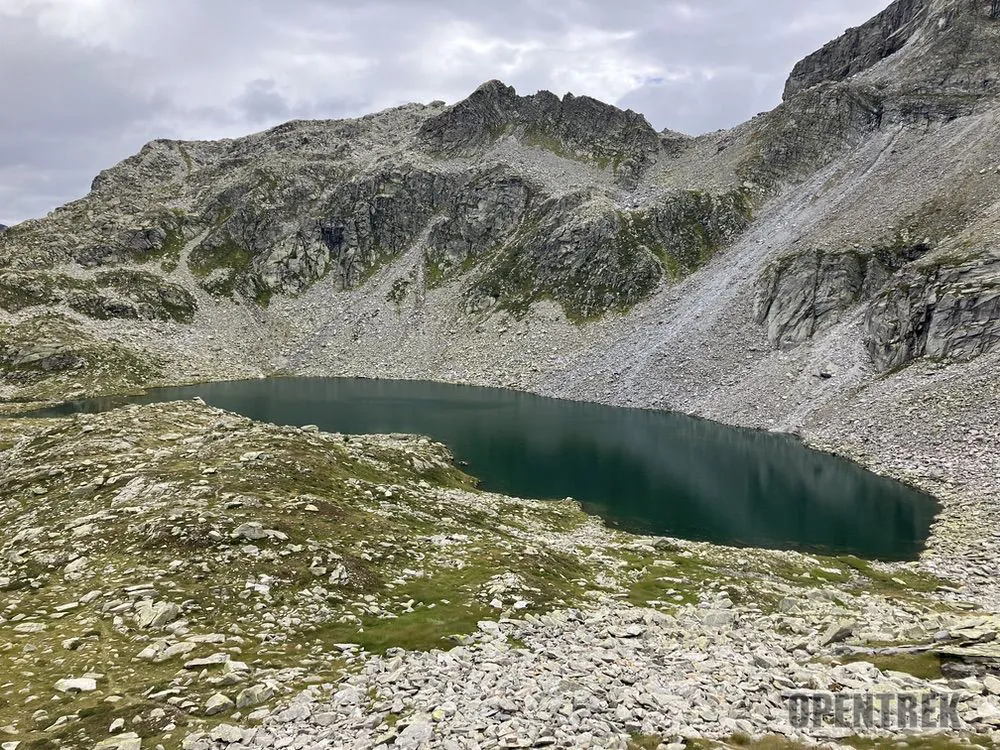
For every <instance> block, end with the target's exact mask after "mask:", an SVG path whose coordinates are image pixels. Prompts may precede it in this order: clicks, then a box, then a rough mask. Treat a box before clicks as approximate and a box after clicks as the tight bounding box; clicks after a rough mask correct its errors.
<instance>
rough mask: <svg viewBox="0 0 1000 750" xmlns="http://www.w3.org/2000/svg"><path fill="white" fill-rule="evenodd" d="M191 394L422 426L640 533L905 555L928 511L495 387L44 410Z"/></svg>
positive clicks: (894, 497) (325, 383) (918, 501)
mask: <svg viewBox="0 0 1000 750" xmlns="http://www.w3.org/2000/svg"><path fill="white" fill-rule="evenodd" d="M195 396H201V397H202V398H203V399H204V400H205V401H206V402H208V403H209V404H212V405H213V406H218V407H221V408H223V409H228V410H231V411H234V412H238V413H240V414H244V415H246V416H248V417H252V418H253V419H257V420H263V421H267V422H275V423H278V424H289V425H306V424H315V425H319V426H320V427H321V428H322V429H324V430H327V431H331V432H344V433H389V432H407V433H417V434H421V435H428V436H430V437H432V438H434V439H435V440H439V441H441V442H443V443H445V444H446V445H448V446H449V447H450V448H451V450H452V451H453V452H454V454H455V456H456V458H457V459H458V460H459V461H461V462H463V464H464V466H463V468H464V469H465V470H466V471H467V472H468V473H470V474H473V475H474V476H476V477H478V478H479V479H480V482H481V486H482V487H483V488H484V489H488V490H492V491H496V492H502V493H505V494H510V495H515V496H519V497H529V498H541V499H551V498H563V497H567V496H568V497H573V498H575V499H576V500H579V501H580V502H581V503H583V505H584V507H585V508H586V509H587V511H588V512H590V513H594V514H597V515H600V516H601V517H603V518H604V519H606V520H607V521H608V522H609V523H610V524H612V525H615V526H618V527H622V528H625V529H628V530H630V531H635V532H640V533H650V534H663V535H669V536H676V537H681V538H686V539H697V540H707V541H712V542H716V543H720V544H734V545H751V546H755V547H769V548H779V549H800V550H809V551H817V552H827V553H836V554H846V553H850V554H855V555H858V556H860V557H866V558H878V559H883V560H903V559H912V558H914V557H916V556H917V555H918V554H919V552H920V550H921V549H922V548H923V543H924V540H925V539H926V538H927V534H928V531H929V527H930V524H931V521H932V520H933V518H934V515H935V513H936V512H937V503H936V502H935V501H934V500H933V499H932V498H930V497H929V496H927V495H925V494H923V493H920V492H916V491H914V490H912V489H910V488H908V487H906V486H904V485H902V484H900V483H898V482H895V481H892V480H889V479H885V478H883V477H879V476H876V475H874V474H871V473H870V472H867V471H865V470H863V469H862V468H860V467H859V466H857V465H855V464H853V463H850V462H849V461H845V460H842V459H839V458H836V457H834V456H829V455H826V454H822V453H818V452H815V451H812V450H809V449H807V448H805V447H804V446H803V445H802V444H801V443H800V442H799V441H797V440H796V439H795V438H793V437H790V436H787V435H777V434H772V433H766V432H758V431H752V430H743V429H736V428H732V427H726V426H723V425H719V424H716V423H713V422H706V421H702V420H697V419H692V418H690V417H686V416H683V415H680V414H673V413H669V412H660V411H645V410H640V409H621V408H615V407H610V406H601V405H597V404H587V403H578V402H573V401H562V400H557V399H548V398H542V397H539V396H533V395H529V394H524V393H517V392H514V391H507V390H500V389H493V388H474V387H470V386H456V385H445V384H441V383H427V382H413V381H385V380H355V379H340V378H279V379H272V380H252V381H239V382H231V383H212V384H206V385H197V386H188V387H178V388H162V389H157V390H153V391H150V392H149V393H148V394H145V395H142V396H136V397H129V398H112V399H95V400H90V401H80V402H74V403H68V404H64V405H62V406H59V407H56V408H55V409H50V410H47V411H46V412H44V413H45V414H51V415H57V414H58V415H64V414H70V413H74V412H78V411H87V412H92V411H102V410H106V409H109V408H113V407H115V406H119V405H121V404H123V403H151V402H160V401H172V400H177V399H190V398H193V397H195Z"/></svg>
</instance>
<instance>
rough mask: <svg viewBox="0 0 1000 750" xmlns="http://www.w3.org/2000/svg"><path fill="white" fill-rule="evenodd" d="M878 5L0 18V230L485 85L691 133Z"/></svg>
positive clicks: (652, 1)
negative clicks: (142, 179) (269, 133)
mask: <svg viewBox="0 0 1000 750" xmlns="http://www.w3.org/2000/svg"><path fill="white" fill-rule="evenodd" d="M886 4H888V0H838V1H837V2H829V0H701V1H700V2H695V1H694V0H688V1H687V2H683V1H680V0H496V1H491V2H482V1H477V0H281V1H280V2H278V1H277V0H274V1H273V2H270V1H268V0H141V1H140V0H0V223H5V224H11V223H14V222H17V221H20V220H23V219H25V218H29V217H34V216H42V215H44V214H45V213H47V212H48V211H49V210H51V209H52V208H54V207H55V206H57V205H60V204H62V203H65V202H66V201H68V200H72V199H74V198H78V197H80V196H82V195H84V194H85V193H86V191H87V190H88V189H89V186H90V181H91V179H92V178H93V177H94V175H96V174H97V172H98V171H100V170H101V169H103V168H105V167H108V166H111V165H112V164H114V163H116V162H117V161H119V160H121V159H123V158H125V157H126V156H128V155H129V154H132V153H134V152H135V151H137V150H138V149H139V148H140V147H141V146H142V144H143V143H145V142H146V141H148V140H151V139H153V138H220V137H234V136H239V135H244V134H246V133H249V132H253V131H257V130H262V129H264V128H267V127H270V126H272V125H275V124H277V123H280V122H283V121H285V120H288V119H291V118H302V117H306V118H310V117H320V118H327V117H331V118H333V117H350V116H354V115H358V114H363V113H365V112H370V111H374V110H378V109H383V108H385V107H389V106H393V105H396V104H400V103H403V102H407V101H423V102H428V101H431V100H434V99H444V100H446V101H448V102H454V101H457V100H459V99H461V98H462V97H464V96H466V95H467V94H468V93H470V92H471V91H472V90H473V89H475V87H476V86H478V85H479V84H480V83H482V82H483V81H486V80H489V79H491V78H499V79H501V80H503V81H505V82H506V83H509V84H511V85H513V86H515V87H516V88H517V90H518V91H519V92H521V93H533V92H535V91H537V90H538V89H543V88H544V89H549V90H551V91H554V92H556V93H558V94H560V95H561V94H563V93H565V92H567V91H571V92H573V93H574V94H578V95H579V94H587V95H590V96H594V97H596V98H598V99H602V100H604V101H608V102H612V103H614V104H617V105H619V106H621V107H628V108H631V109H634V110H636V111H639V112H642V113H643V114H645V115H646V116H647V118H648V119H649V121H650V122H651V123H652V124H653V125H654V126H655V127H656V128H657V129H660V128H665V127H669V128H672V129H674V130H681V131H684V132H687V133H692V134H697V133H701V132H706V131H710V130H715V129H718V128H722V127H728V126H731V125H734V124H736V123H738V122H741V121H743V120H745V119H747V118H749V117H750V116H752V115H754V114H756V113H757V112H759V111H763V110H766V109H770V108H771V107H773V106H774V105H775V104H777V102H778V101H779V100H780V96H781V88H782V85H783V82H784V78H785V77H786V75H787V73H788V71H789V70H790V69H791V66H792V64H794V62H795V61H796V60H798V59H799V58H801V57H802V56H803V55H805V54H807V53H808V52H811V51H812V50H813V49H816V48H818V47H819V46H820V45H822V44H823V43H824V42H826V41H828V40H829V39H832V38H833V37H835V36H837V35H838V34H840V33H841V32H842V31H843V30H844V29H845V28H847V27H848V26H855V25H858V24H859V23H862V22H863V21H865V20H866V19H868V18H869V17H871V16H872V15H874V14H875V13H877V12H878V11H879V10H881V8H882V7H884V6H885V5H886Z"/></svg>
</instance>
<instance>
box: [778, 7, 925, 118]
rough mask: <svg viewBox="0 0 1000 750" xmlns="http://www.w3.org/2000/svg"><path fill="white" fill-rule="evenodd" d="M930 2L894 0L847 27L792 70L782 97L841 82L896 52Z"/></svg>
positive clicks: (912, 31) (785, 97) (909, 35)
mask: <svg viewBox="0 0 1000 750" xmlns="http://www.w3.org/2000/svg"><path fill="white" fill-rule="evenodd" d="M930 4H931V3H930V1H929V0H896V2H894V3H893V4H892V5H890V6H889V7H888V8H886V9H885V10H884V11H882V12H881V13H879V14H878V15H877V16H875V17H874V18H872V19H871V20H870V21H868V22H867V23H865V24H863V25H861V26H858V27H857V28H853V29H848V30H847V31H846V32H845V33H844V35H843V36H841V37H840V38H838V39H835V40H834V41H832V42H830V43H829V44H827V45H826V46H824V47H823V48H822V49H820V50H818V51H816V52H814V53H813V54H811V55H809V56H808V57H806V58H805V59H803V60H801V61H800V62H799V63H798V64H797V65H796V66H795V67H794V68H793V69H792V74H791V75H790V76H789V78H788V81H787V82H786V83H785V93H784V97H783V98H784V100H785V101H787V100H789V99H791V98H792V97H793V96H795V95H796V94H798V93H799V92H801V91H803V90H804V89H807V88H810V87H811V86H815V85H816V84H819V83H824V82H827V81H843V80H845V79H847V78H850V77H851V76H853V75H855V74H856V73H860V72H862V71H865V70H868V69H869V68H871V67H872V66H873V65H875V64H876V63H878V62H880V61H882V60H884V59H885V58H886V57H888V56H889V55H892V54H894V53H896V52H898V51H899V50H901V49H902V48H903V46H904V45H905V44H906V43H907V42H908V41H909V40H910V37H911V36H912V35H913V34H914V33H915V32H916V31H917V29H918V28H919V22H920V20H922V18H923V17H924V16H925V15H926V13H927V10H928V7H929V6H930Z"/></svg>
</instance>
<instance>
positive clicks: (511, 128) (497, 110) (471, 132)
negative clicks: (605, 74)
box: [419, 81, 660, 184]
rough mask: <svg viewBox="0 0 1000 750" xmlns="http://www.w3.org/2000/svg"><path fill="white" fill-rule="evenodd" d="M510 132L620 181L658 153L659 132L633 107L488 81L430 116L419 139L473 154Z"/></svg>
mask: <svg viewBox="0 0 1000 750" xmlns="http://www.w3.org/2000/svg"><path fill="white" fill-rule="evenodd" d="M508 135H514V136H516V137H519V138H521V139H523V140H525V141H526V142H528V143H530V144H532V145H536V146H539V147H542V148H546V149H549V150H551V151H553V152H555V153H557V154H559V155H561V156H566V157H568V158H571V159H583V160H587V161H590V162H592V163H594V164H596V165H598V166H600V167H601V168H610V169H612V170H613V171H614V173H615V175H616V177H617V178H618V179H619V180H620V181H621V182H622V183H623V184H634V183H635V181H636V180H637V178H638V176H639V175H640V173H641V172H642V170H643V169H645V168H646V167H647V166H648V165H649V164H650V163H651V162H652V161H653V160H654V159H655V158H656V156H657V153H658V152H659V150H660V136H659V135H658V134H657V133H656V131H654V130H653V128H652V127H651V126H650V124H649V123H648V122H647V121H646V118H645V117H643V116H642V115H640V114H637V113H636V112H633V111H632V110H625V111H623V110H620V109H618V108H617V107H612V106H611V105H608V104H604V103H603V102H599V101H597V100H596V99H592V98H590V97H589V96H573V95H572V94H566V96H564V97H563V98H562V99H560V98H559V97H557V96H556V95H555V94H552V93H551V92H549V91H540V92H538V93H537V94H534V95H532V96H518V95H517V92H516V91H515V90H514V89H513V87H511V86H506V85H504V84H503V83H501V82H500V81H489V82H488V83H485V84H483V85H482V86H480V87H479V88H478V89H476V91H475V92H474V93H473V94H472V95H471V96H470V97H468V98H467V99H464V100H463V101H461V102H459V103H458V104H456V105H455V106H453V107H450V108H448V109H447V110H445V111H444V112H442V113H441V114H440V115H437V116H435V117H432V118H430V119H428V120H427V122H425V123H424V124H423V125H422V126H421V128H420V134H419V137H420V139H421V140H422V141H423V142H424V143H426V144H427V145H428V146H429V147H430V148H431V149H433V150H434V151H435V152H438V153H445V154H453V155H454V154H467V155H468V154H475V153H480V152H482V151H483V150H484V149H485V148H487V147H488V146H491V145H492V144H493V143H495V142H496V141H497V140H498V139H500V138H501V137H504V136H508Z"/></svg>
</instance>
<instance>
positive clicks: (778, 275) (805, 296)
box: [754, 250, 867, 348]
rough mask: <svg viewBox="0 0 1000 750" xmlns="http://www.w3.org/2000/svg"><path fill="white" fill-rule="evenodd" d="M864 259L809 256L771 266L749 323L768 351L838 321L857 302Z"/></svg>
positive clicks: (836, 254)
mask: <svg viewBox="0 0 1000 750" xmlns="http://www.w3.org/2000/svg"><path fill="white" fill-rule="evenodd" d="M866 275H867V274H866V262H865V258H863V257H862V255H861V254H860V253H854V252H824V251H822V250H810V251H807V252H804V253H801V254H798V255H792V256H788V257H785V258H783V259H781V260H780V261H778V262H777V263H774V264H773V265H771V266H770V267H769V268H768V269H767V271H766V272H765V274H764V276H763V277H762V278H761V280H760V281H759V283H758V287H757V295H756V299H755V302H754V318H755V319H756V321H757V322H758V323H759V324H761V325H764V326H766V328H767V338H768V341H769V342H770V343H771V345H772V346H775V347H777V348H785V347H788V346H792V345H794V344H798V343H801V342H802V341H806V340H808V339H810V338H812V337H813V335H815V334H816V333H817V332H819V331H821V330H823V329H824V328H828V327H830V326H831V325H833V324H835V323H837V322H839V321H840V319H841V316H842V315H843V314H844V313H845V312H846V311H847V310H849V309H850V308H851V307H853V306H854V305H855V304H856V303H857V302H858V300H859V299H860V298H861V293H862V289H863V287H864V284H865V277H866Z"/></svg>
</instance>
